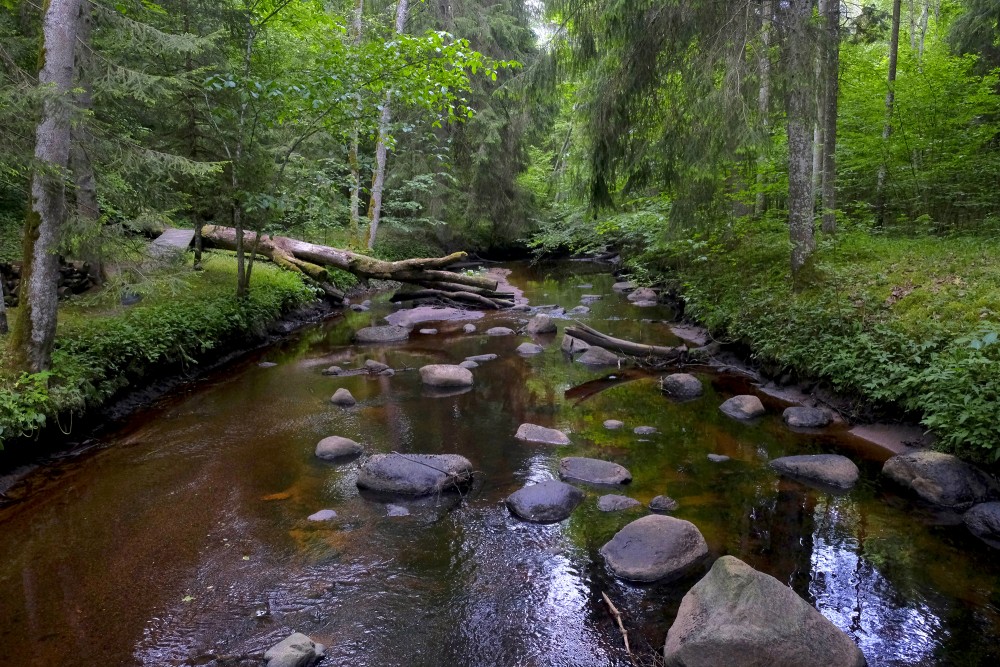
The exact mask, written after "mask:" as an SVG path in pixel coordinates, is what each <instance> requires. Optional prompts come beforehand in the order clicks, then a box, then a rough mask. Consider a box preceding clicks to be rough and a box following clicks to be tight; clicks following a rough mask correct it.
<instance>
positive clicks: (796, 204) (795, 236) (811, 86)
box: [785, 0, 816, 277]
mask: <svg viewBox="0 0 1000 667" xmlns="http://www.w3.org/2000/svg"><path fill="white" fill-rule="evenodd" d="M811 19H812V2H810V1H809V0H791V1H790V3H789V7H788V21H787V34H786V35H785V52H786V61H787V63H788V73H789V78H790V80H789V84H788V93H787V101H786V104H787V110H788V123H787V126H788V127H787V131H788V231H789V237H790V238H791V241H792V257H791V267H792V276H793V277H794V276H796V275H798V272H799V270H800V269H801V268H802V267H803V266H804V265H805V263H806V261H807V260H808V258H809V255H810V254H812V251H813V250H814V249H815V246H816V241H815V238H814V236H813V212H814V210H815V201H814V200H813V187H812V127H813V123H814V119H815V110H814V109H813V104H812V102H813V101H814V99H815V93H814V91H815V84H816V82H815V73H816V68H815V62H814V60H813V52H814V50H813V43H814V42H813V39H812V35H811V31H810V29H809V24H810V21H811Z"/></svg>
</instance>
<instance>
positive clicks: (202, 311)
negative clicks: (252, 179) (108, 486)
mask: <svg viewBox="0 0 1000 667" xmlns="http://www.w3.org/2000/svg"><path fill="white" fill-rule="evenodd" d="M235 286H236V262H235V259H234V258H233V257H232V255H231V254H226V253H206V255H205V261H204V270H203V271H199V272H195V271H192V270H190V263H189V264H188V266H186V267H180V268H179V269H178V270H176V271H170V272H167V273H165V274H164V275H162V276H160V277H159V278H158V279H154V280H152V281H150V282H148V283H146V285H145V287H144V288H143V289H142V293H143V299H142V300H141V301H139V302H138V303H137V304H135V305H132V306H127V307H126V306H121V305H120V304H119V301H118V298H117V297H118V295H117V294H115V293H107V294H105V295H103V296H101V295H98V296H94V297H87V298H77V299H73V300H71V301H69V302H66V303H63V304H60V308H59V328H58V333H57V336H56V344H55V350H54V352H53V355H52V369H51V370H50V371H47V372H45V373H38V374H33V375H31V374H16V373H12V372H11V371H9V370H4V371H3V372H2V374H0V447H2V445H3V443H4V442H5V441H6V442H9V441H11V440H13V439H16V438H21V437H25V436H29V435H31V434H33V433H35V432H36V431H37V430H38V429H39V428H40V427H41V426H43V425H45V424H46V423H50V422H52V420H55V419H56V418H58V417H59V416H65V415H68V414H70V413H75V414H80V413H82V412H83V411H84V410H86V409H88V408H92V407H95V406H97V405H100V404H101V403H102V402H104V401H106V400H107V399H108V398H109V397H111V396H112V395H114V394H115V393H117V392H119V391H120V390H122V389H123V388H125V387H127V386H128V385H129V383H130V382H133V381H135V379H136V378H139V377H141V376H142V375H143V374H144V373H147V372H149V371H150V370H151V369H159V370H162V369H164V368H165V367H170V366H176V367H178V368H180V367H183V366H185V365H188V364H192V363H195V360H196V359H197V358H198V357H199V356H200V355H202V354H204V353H206V352H208V351H210V350H212V349H213V348H216V347H217V346H219V345H220V344H223V343H227V342H232V341H238V340H239V339H240V338H244V337H250V336H253V335H256V334H259V333H261V332H262V331H263V330H264V328H265V327H266V325H267V324H269V323H270V322H272V321H274V320H276V319H278V318H279V317H280V316H281V315H282V314H283V313H285V312H287V311H288V310H291V309H292V308H294V307H296V306H299V305H302V304H305V303H308V302H310V301H312V300H313V299H315V298H316V295H315V292H314V291H313V289H312V288H310V287H307V286H306V285H305V284H304V283H303V282H302V280H301V279H300V278H299V276H298V275H296V274H293V273H290V272H288V271H283V270H281V269H279V268H277V267H276V266H274V265H272V264H269V263H266V262H259V263H256V264H255V266H254V269H253V279H252V285H251V289H250V294H249V296H248V297H247V298H246V299H245V300H243V301H237V300H236V298H235V296H234V294H235ZM9 314H10V315H11V316H12V317H17V309H12V310H11V311H10V313H9ZM7 353H8V351H7V348H6V341H4V347H3V354H4V356H5V357H6V355H7ZM3 367H4V368H5V369H6V368H7V367H8V365H7V364H3Z"/></svg>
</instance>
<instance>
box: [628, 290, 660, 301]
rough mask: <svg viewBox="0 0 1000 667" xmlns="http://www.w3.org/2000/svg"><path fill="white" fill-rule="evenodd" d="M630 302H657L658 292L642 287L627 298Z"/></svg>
mask: <svg viewBox="0 0 1000 667" xmlns="http://www.w3.org/2000/svg"><path fill="white" fill-rule="evenodd" d="M626 298H627V299H628V300H629V301H632V302H635V301H654V302H655V301H656V292H654V291H653V290H651V289H650V288H648V287H640V288H638V289H636V290H633V291H632V292H631V293H630V294H629V295H628V296H627V297H626Z"/></svg>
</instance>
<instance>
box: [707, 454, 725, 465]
mask: <svg viewBox="0 0 1000 667" xmlns="http://www.w3.org/2000/svg"><path fill="white" fill-rule="evenodd" d="M708 460H709V461H711V462H712V463H725V462H726V461H728V460H729V457H728V456H726V455H725V454H709V455H708Z"/></svg>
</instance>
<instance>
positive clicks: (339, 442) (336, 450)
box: [316, 435, 362, 461]
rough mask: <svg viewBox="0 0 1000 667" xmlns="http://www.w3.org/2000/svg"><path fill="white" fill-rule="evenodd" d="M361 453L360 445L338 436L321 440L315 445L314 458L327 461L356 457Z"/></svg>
mask: <svg viewBox="0 0 1000 667" xmlns="http://www.w3.org/2000/svg"><path fill="white" fill-rule="evenodd" d="M361 452H362V448H361V445H359V444H358V443H356V442H354V441H353V440H351V439H350V438H342V437H340V436H339V435H331V436H329V437H327V438H323V439H322V440H320V441H319V443H318V444H317V445H316V456H317V457H319V458H321V459H324V460H327V461H332V460H335V459H343V458H347V457H350V456H357V455H359V454H360V453H361Z"/></svg>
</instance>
